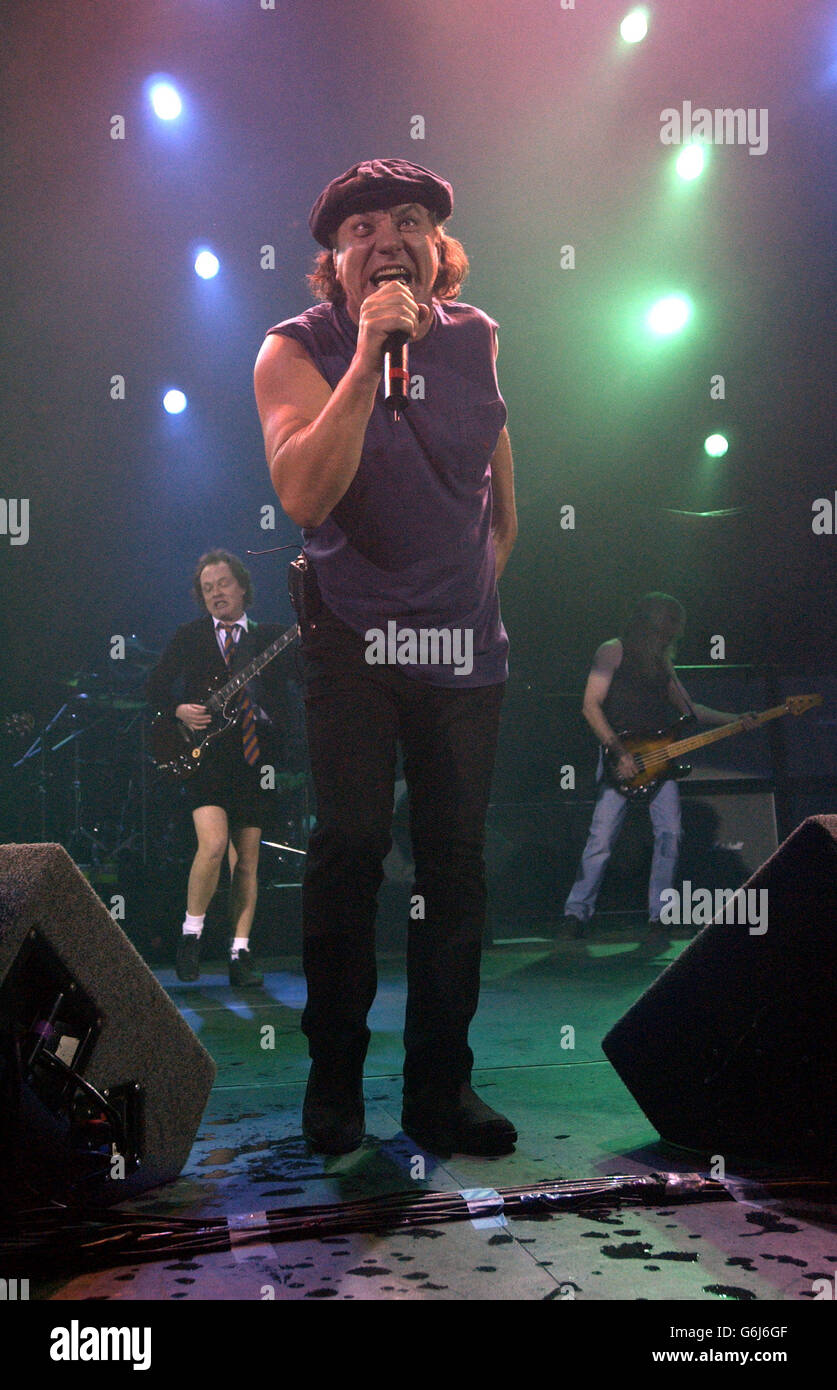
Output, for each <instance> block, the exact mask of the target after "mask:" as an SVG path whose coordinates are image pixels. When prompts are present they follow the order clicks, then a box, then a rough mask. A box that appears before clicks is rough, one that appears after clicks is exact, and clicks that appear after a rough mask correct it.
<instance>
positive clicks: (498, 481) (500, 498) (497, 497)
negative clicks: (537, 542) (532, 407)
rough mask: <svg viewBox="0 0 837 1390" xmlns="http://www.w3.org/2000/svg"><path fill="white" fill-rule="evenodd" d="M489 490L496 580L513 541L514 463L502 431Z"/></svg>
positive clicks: (493, 457) (506, 434)
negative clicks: (491, 507)
mask: <svg viewBox="0 0 837 1390" xmlns="http://www.w3.org/2000/svg"><path fill="white" fill-rule="evenodd" d="M491 491H492V493H493V498H494V508H493V514H492V521H491V533H492V535H493V537H494V554H495V556H496V561H497V578H498V579H499V578H500V575H501V574H502V573H503V570H504V569H505V568H506V562H507V560H508V558H509V556H510V554H511V552H512V547H513V546H514V543H515V541H516V540H517V509H516V507H515V504H514V464H513V462H512V451H511V441H510V440H509V432H508V430H506V429H503V430H502V431H501V433H500V438H499V440H498V442H497V448H496V449H495V450H494V454H493V455H492V459H491Z"/></svg>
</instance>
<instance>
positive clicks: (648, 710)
mask: <svg viewBox="0 0 837 1390" xmlns="http://www.w3.org/2000/svg"><path fill="white" fill-rule="evenodd" d="M669 680H670V677H669V676H668V675H667V673H666V672H665V671H663V672H661V673H660V674H659V675H655V676H652V677H649V676H647V675H646V674H645V672H644V671H642V670H640V668H639V666H638V665H637V664H636V662H635V661H634V660H633V659H632V657H631V655H630V654H629V653H625V655H624V656H623V657H622V660H621V662H620V663H619V665H618V666H617V668H616V670H615V671H614V673H613V678H612V680H611V682H610V689H609V690H608V692H607V695H606V697H605V699H604V700H603V702H602V709H603V710H604V713H605V717H606V719H607V722H608V724H609V725H610V727H611V728H612V729H613V730H614V732H615V733H617V734H619V733H654V732H656V730H657V729H664V728H666V726H667V725H669V724H671V723H672V721H673V720H674V719H677V718H679V717H680V710H679V709H677V707H676V706H675V705H673V704H672V702H671V700H670V699H669V697H668V685H669Z"/></svg>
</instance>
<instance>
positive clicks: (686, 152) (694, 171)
mask: <svg viewBox="0 0 837 1390" xmlns="http://www.w3.org/2000/svg"><path fill="white" fill-rule="evenodd" d="M674 167H675V168H676V170H677V172H678V174H679V175H680V177H681V179H696V178H697V177H698V176H699V175H700V174H702V173H703V171H704V169H705V167H706V149H705V147H704V146H703V145H684V146H683V149H682V150H681V151H680V153H679V155H678V156H677V163H676V164H675V166H674Z"/></svg>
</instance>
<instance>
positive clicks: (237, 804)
mask: <svg viewBox="0 0 837 1390" xmlns="http://www.w3.org/2000/svg"><path fill="white" fill-rule="evenodd" d="M193 590H194V594H195V598H196V600H197V602H198V605H199V607H201V608H203V609H205V610H206V612H205V614H204V616H203V617H202V618H198V619H196V620H195V621H194V622H191V623H185V624H184V625H183V626H182V627H180V628H178V630H177V632H176V633H175V635H174V637H173V638H172V640H171V642H170V643H169V645H168V647H167V648H166V650H165V651H164V653H163V655H162V657H161V658H160V661H159V663H158V665H157V667H156V668H155V670H154V671H153V672H152V674H151V676H150V678H149V681H148V686H147V690H146V694H147V697H148V700H149V703H150V704H151V705H152V706H153V707H154V709H155V710H156V711H159V712H162V713H164V714H168V715H171V716H176V717H177V719H179V720H180V721H181V722H182V723H183V724H185V725H186V727H187V728H188V729H190V730H192V732H193V733H195V734H199V733H200V732H201V730H205V729H206V728H207V727H208V726H209V724H210V722H211V719H210V714H209V712H208V710H207V708H206V706H205V705H204V704H203V703H202V701H203V700H205V699H206V696H207V692H208V690H209V687H210V685H211V683H212V682H213V681H214V682H216V683H219V682H220V683H223V682H224V680H225V678H227V677H231V676H233V675H234V674H235V673H236V671H238V670H240V669H242V668H243V667H244V666H246V665H247V663H248V662H250V661H252V659H253V658H254V657H255V656H257V655H258V654H259V653H260V652H263V651H264V650H265V648H266V647H267V646H269V645H270V643H271V642H273V641H274V640H275V639H276V638H277V637H278V636H279V635H280V634H281V628H280V627H279V626H278V625H277V624H275V623H259V624H256V623H255V622H254V621H253V620H252V618H249V617H248V615H247V612H246V608H247V606H248V605H249V604H250V603H251V602H252V599H253V586H252V583H251V580H250V575H249V573H248V571H247V569H246V568H245V566H244V565H243V564H242V562H241V560H239V559H238V557H237V556H235V555H231V554H230V553H229V552H228V551H226V550H211V551H209V552H208V553H207V554H206V555H202V556H201V558H200V560H199V561H198V563H197V567H196V569H195V573H194V577H193ZM283 694H284V687H283V674H282V669H281V665H280V663H279V662H276V661H272V662H269V663H268V664H267V665H266V666H264V668H263V669H262V671H261V672H260V673H259V675H258V676H257V677H256V678H254V679H253V680H252V681H248V683H247V685H246V687H245V688H244V690H243V692H242V694H241V695H240V696H239V710H240V715H239V718H238V720H237V721H236V722H235V723H234V724H232V725H231V727H230V728H229V729H226V730H225V731H224V732H223V733H221V734H220V735H219V736H218V737H217V738H215V739H214V740H213V741H212V743H211V746H210V745H208V746H207V748H206V751H205V753H204V754H203V756H202V757H201V759H200V765H199V767H198V770H197V771H196V772H194V773H193V774H192V775H191V776H190V777H188V778H187V779H186V781H185V788H186V795H187V800H188V803H189V805H190V806H191V809H192V819H193V821H194V824H195V832H196V834H197V838H198V847H197V852H196V854H195V858H194V860H193V862H192V867H191V870H190V873H189V886H188V890H187V899H186V916H185V919H184V922H183V930H182V935H181V939H180V942H179V945H178V951H177V974H178V978H179V979H181V980H196V979H197V978H198V976H199V974H200V965H199V953H200V937H201V932H202V930H203V924H204V918H205V916H206V912H207V909H208V907H209V904H210V902H211V901H212V898H213V896H214V894H215V890H216V888H217V887H218V877H219V874H220V870H221V863H222V861H223V858H224V853H225V851H228V852H229V861H230V873H231V891H230V915H231V919H232V925H233V941H232V946H231V950H230V967H229V972H230V984H232V985H236V986H243V985H260V984H261V983H262V976H261V975H260V974H258V973H257V972H256V971H255V970H254V969H253V968H252V964H251V960H250V950H249V936H250V928H251V926H252V924H253V915H254V913H255V909H256V897H257V892H258V878H257V873H258V865H259V846H260V842H261V830H262V826H263V825H265V824H266V821H267V818H268V817H269V815H270V810H271V797H270V793H269V792H266V791H264V790H262V787H261V771H260V770H261V767H262V766H263V765H264V764H265V763H271V764H274V765H275V756H274V753H275V747H276V741H275V734H276V731H275V728H274V722H273V721H272V720H271V719H270V718H269V714H271V713H272V714H274V715H275V713H276V712H277V711H278V710H279V709H281V708H282V705H283V703H284V701H283Z"/></svg>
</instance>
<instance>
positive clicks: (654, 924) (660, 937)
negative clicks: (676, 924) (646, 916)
mask: <svg viewBox="0 0 837 1390" xmlns="http://www.w3.org/2000/svg"><path fill="white" fill-rule="evenodd" d="M670 945H671V932H670V931H669V929H668V927H664V926H663V924H662V922H661V921H660V919H659V918H658V917H652V918H651V920H650V921H649V923H648V931H647V932H646V934H645V936H644V937H643V939H642V941H641V942H640V943H639V948H638V950H637V952H636V954H637V955H642V956H647V957H648V959H649V960H653V959H654V958H655V956H661V955H663V953H664V952H665V951H667V950H668V948H669V946H670Z"/></svg>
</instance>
